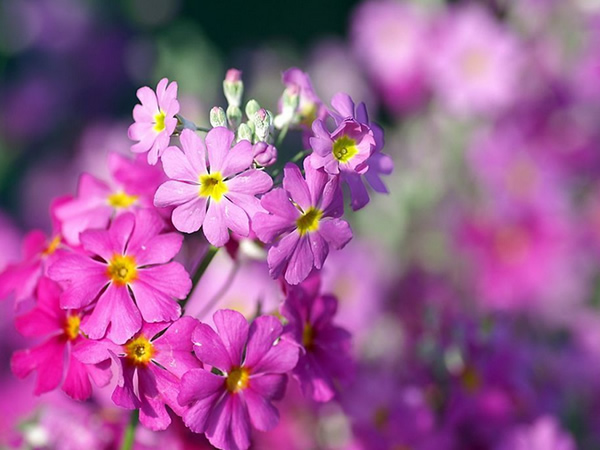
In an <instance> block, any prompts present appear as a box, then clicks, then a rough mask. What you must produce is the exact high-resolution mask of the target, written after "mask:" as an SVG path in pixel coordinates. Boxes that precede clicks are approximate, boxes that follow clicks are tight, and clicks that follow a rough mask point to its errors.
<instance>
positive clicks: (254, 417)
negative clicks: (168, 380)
mask: <svg viewBox="0 0 600 450" xmlns="http://www.w3.org/2000/svg"><path fill="white" fill-rule="evenodd" d="M213 317H214V322H215V324H216V327H217V332H218V333H217V332H215V331H214V330H213V329H212V328H211V327H209V326H208V325H206V324H203V323H201V324H199V325H198V326H197V327H196V329H195V330H194V333H193V335H192V341H193V343H194V353H195V354H196V356H197V357H198V359H199V360H200V361H201V362H202V363H203V368H201V369H192V370H190V371H189V372H187V373H186V374H185V375H184V376H183V378H182V380H181V381H182V382H181V390H180V393H179V403H180V404H181V405H188V406H189V408H188V410H187V412H185V413H184V415H183V420H184V422H185V424H186V425H187V426H188V427H189V428H190V429H191V430H192V431H194V432H196V433H205V434H206V436H207V437H208V440H209V441H210V443H211V444H213V445H214V446H216V447H218V448H222V449H227V450H229V449H246V448H248V447H249V446H250V425H252V426H253V427H254V428H256V429H257V430H260V431H268V430H270V429H272V428H273V427H275V426H276V425H277V422H278V421H279V413H278V411H277V409H276V408H275V407H274V406H273V404H272V403H271V402H272V401H273V400H279V399H281V398H282V397H283V394H284V392H285V387H286V383H287V376H286V375H285V374H286V372H288V371H290V370H292V369H293V368H294V366H295V365H296V362H297V361H298V348H297V347H296V346H294V345H293V344H290V343H288V342H284V341H281V340H279V337H280V336H281V333H282V331H283V327H282V325H281V323H280V322H279V320H278V319H277V318H275V317H273V316H261V317H258V318H257V319H256V320H254V321H253V322H252V324H251V325H248V322H247V321H246V319H245V318H244V316H242V315H241V314H240V313H238V312H236V311H232V310H219V311H217V312H216V313H215V314H214V316H213Z"/></svg>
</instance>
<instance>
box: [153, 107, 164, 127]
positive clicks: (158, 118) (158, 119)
mask: <svg viewBox="0 0 600 450" xmlns="http://www.w3.org/2000/svg"><path fill="white" fill-rule="evenodd" d="M154 124H155V125H154V131H156V132H157V133H160V132H161V131H163V130H164V129H165V112H164V111H163V110H162V109H161V110H160V112H159V113H158V114H156V115H155V116H154Z"/></svg>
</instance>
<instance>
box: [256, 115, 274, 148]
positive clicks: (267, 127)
mask: <svg viewBox="0 0 600 450" xmlns="http://www.w3.org/2000/svg"><path fill="white" fill-rule="evenodd" d="M252 120H253V122H254V126H255V127H256V128H255V132H256V137H257V138H258V140H259V141H266V140H267V138H268V137H269V133H270V132H271V126H272V125H273V116H272V114H271V112H270V111H268V110H266V109H264V108H260V109H259V110H258V111H256V113H254V116H253V117H252Z"/></svg>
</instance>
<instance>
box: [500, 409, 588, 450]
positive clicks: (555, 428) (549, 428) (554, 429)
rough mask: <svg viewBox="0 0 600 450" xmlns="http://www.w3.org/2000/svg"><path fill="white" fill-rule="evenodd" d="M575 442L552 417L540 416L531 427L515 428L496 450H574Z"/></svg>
mask: <svg viewBox="0 0 600 450" xmlns="http://www.w3.org/2000/svg"><path fill="white" fill-rule="evenodd" d="M576 448H577V446H576V444H575V440H574V439H573V437H572V436H571V435H570V434H569V433H568V432H566V431H564V430H563V429H562V427H561V426H560V423H559V422H558V420H556V418H554V417H553V416H548V415H546V416H541V417H539V418H538V419H537V420H536V421H535V422H534V423H532V424H531V425H521V426H516V427H514V429H513V430H512V431H511V432H510V433H508V435H507V438H505V439H503V441H502V444H501V445H500V446H499V447H498V450H575V449H576Z"/></svg>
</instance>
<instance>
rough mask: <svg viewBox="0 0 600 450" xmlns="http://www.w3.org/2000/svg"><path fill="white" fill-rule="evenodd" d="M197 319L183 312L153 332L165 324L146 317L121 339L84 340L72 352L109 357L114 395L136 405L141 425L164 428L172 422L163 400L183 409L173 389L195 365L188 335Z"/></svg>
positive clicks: (89, 359)
mask: <svg viewBox="0 0 600 450" xmlns="http://www.w3.org/2000/svg"><path fill="white" fill-rule="evenodd" d="M197 324H198V321H197V320H196V319H194V318H192V317H182V318H181V319H179V320H178V321H176V322H175V323H173V324H172V325H170V326H169V327H168V328H167V329H166V331H165V332H164V334H162V335H160V336H159V337H156V338H155V336H156V335H157V334H158V333H159V332H161V331H163V330H164V329H165V328H166V327H167V325H166V324H164V323H155V324H148V323H146V324H144V326H143V327H142V329H141V330H140V332H139V333H137V334H136V335H135V336H134V337H132V338H131V339H130V340H129V341H127V342H126V343H125V344H123V345H116V344H113V343H112V342H110V341H109V340H107V339H104V340H102V341H92V340H87V341H85V343H84V344H83V345H82V346H81V347H80V348H78V350H77V352H76V355H75V356H76V357H77V358H78V359H79V360H81V361H83V362H86V363H98V362H101V361H106V360H108V359H109V358H112V360H113V361H114V362H115V363H116V365H117V368H118V379H117V385H116V386H115V390H114V391H113V394H112V400H113V401H114V402H115V404H116V405H118V406H121V407H123V408H126V409H139V410H140V422H141V423H142V424H143V425H144V426H146V427H148V428H150V429H152V430H154V431H157V430H164V429H166V428H167V427H168V426H169V424H170V423H171V418H170V417H169V414H168V412H167V410H166V409H165V404H166V405H169V407H170V408H171V409H173V411H175V413H177V414H178V415H182V414H184V412H185V410H186V408H183V407H181V406H180V405H179V403H178V402H177V395H178V394H179V387H180V379H181V377H182V376H183V374H184V373H185V372H187V371H188V370H191V369H194V368H197V367H199V363H198V360H197V359H196V358H194V356H193V355H192V340H191V335H192V331H193V330H194V328H195V327H196V325H197Z"/></svg>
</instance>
